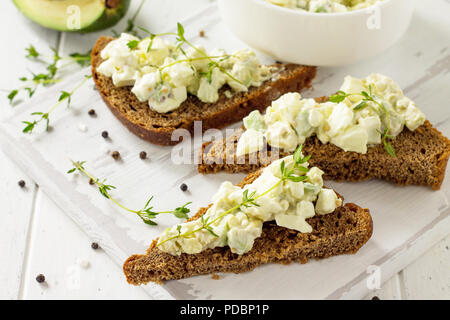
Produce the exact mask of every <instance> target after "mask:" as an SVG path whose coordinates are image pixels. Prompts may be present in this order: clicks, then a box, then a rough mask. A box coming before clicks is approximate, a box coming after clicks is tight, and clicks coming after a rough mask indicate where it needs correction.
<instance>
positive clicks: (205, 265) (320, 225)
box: [123, 171, 373, 285]
mask: <svg viewBox="0 0 450 320" xmlns="http://www.w3.org/2000/svg"><path fill="white" fill-rule="evenodd" d="M259 174H260V171H257V172H254V173H251V174H249V175H248V176H247V177H246V178H245V179H244V180H243V181H242V182H241V183H240V184H239V185H240V186H241V187H242V186H243V185H245V184H249V183H251V182H253V181H254V180H255V179H256V178H257V177H258V176H259ZM207 209H208V208H201V209H200V210H199V211H198V212H197V214H196V215H195V216H194V217H192V218H191V219H192V220H193V219H198V218H200V217H201V215H203V214H204V213H205V212H206V210H207ZM306 221H307V222H308V223H309V224H310V225H311V226H312V228H313V232H312V233H300V232H297V231H295V230H291V229H287V228H283V227H279V226H277V225H276V224H275V223H274V222H266V223H264V226H263V232H262V234H261V236H260V237H259V238H257V239H256V240H255V243H254V245H253V248H252V249H251V250H250V251H249V252H247V253H246V254H244V255H241V256H239V255H237V254H234V253H232V252H231V250H230V249H229V247H221V248H214V249H207V250H205V251H202V252H201V253H198V254H185V253H184V254H181V255H180V256H173V255H171V254H169V253H166V252H163V251H161V250H159V249H158V248H157V247H156V244H157V240H158V239H155V240H154V241H153V242H152V244H151V246H150V248H149V249H148V250H147V252H146V254H145V255H133V256H131V257H129V258H128V259H127V260H126V261H125V263H124V265H123V272H124V273H125V276H126V278H127V281H128V283H130V284H134V285H139V284H143V283H147V282H149V281H153V282H157V283H162V282H163V281H166V280H175V279H182V278H188V277H192V276H196V275H202V274H213V273H218V272H234V273H242V272H246V271H250V270H253V269H254V268H255V267H257V266H259V265H262V264H266V263H282V264H289V263H292V262H299V263H306V262H308V260H309V259H323V258H327V257H330V256H334V255H340V254H351V253H356V252H357V251H358V250H359V249H360V248H361V247H362V246H363V245H364V244H365V243H366V242H367V241H368V240H369V238H370V237H371V236H372V229H373V226H372V217H371V216H370V213H369V210H368V209H362V208H360V207H359V206H357V205H355V204H351V203H348V204H346V205H344V206H341V207H339V208H337V209H336V210H335V211H334V212H333V213H331V214H328V215H324V216H315V217H313V218H309V219H307V220H306Z"/></svg>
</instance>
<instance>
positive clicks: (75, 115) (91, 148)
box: [1, 1, 450, 299]
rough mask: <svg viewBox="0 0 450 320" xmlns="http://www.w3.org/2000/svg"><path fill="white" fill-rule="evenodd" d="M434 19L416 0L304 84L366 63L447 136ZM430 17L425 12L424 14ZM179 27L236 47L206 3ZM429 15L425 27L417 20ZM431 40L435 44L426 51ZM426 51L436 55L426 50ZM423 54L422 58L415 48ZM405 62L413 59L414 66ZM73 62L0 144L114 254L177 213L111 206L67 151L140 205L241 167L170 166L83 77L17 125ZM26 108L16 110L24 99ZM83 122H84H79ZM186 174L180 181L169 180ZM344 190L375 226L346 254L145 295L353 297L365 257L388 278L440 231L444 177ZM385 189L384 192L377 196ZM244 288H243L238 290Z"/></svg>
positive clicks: (173, 285) (202, 196)
mask: <svg viewBox="0 0 450 320" xmlns="http://www.w3.org/2000/svg"><path fill="white" fill-rule="evenodd" d="M440 5H441V8H440V9H442V10H441V11H440V12H442V13H441V15H442V17H441V19H442V20H441V21H442V25H439V26H440V29H439V30H433V31H432V32H431V31H430V30H428V29H429V28H430V27H431V25H432V24H431V22H432V21H434V19H436V13H435V12H434V14H433V16H431V15H430V14H429V12H427V11H426V7H423V8H421V9H423V10H420V11H418V13H416V15H415V17H414V21H413V24H412V26H411V28H410V30H409V32H408V34H407V36H406V37H405V38H404V39H402V41H401V42H400V43H399V44H398V45H396V46H395V47H394V48H392V49H390V50H389V51H388V52H387V53H385V54H384V55H383V56H382V57H380V58H377V59H374V60H372V61H369V62H367V63H365V64H359V65H356V66H352V67H347V68H333V69H332V68H324V69H321V70H320V72H319V75H318V78H317V80H316V81H315V90H314V91H313V92H309V93H308V95H309V96H313V95H314V96H316V95H322V94H328V93H330V92H332V91H334V90H335V89H336V88H337V87H338V85H339V84H340V82H341V81H342V78H343V76H344V75H346V74H353V75H356V76H365V75H367V74H368V73H370V72H372V71H377V72H381V73H386V74H388V75H390V76H392V77H393V78H395V79H396V80H397V81H399V82H400V84H401V85H402V86H403V87H405V88H407V89H406V90H405V91H406V94H407V95H409V96H410V97H411V98H413V99H415V100H416V102H417V103H418V105H419V106H421V108H422V109H423V110H424V111H425V112H426V114H427V115H428V117H429V119H430V120H431V121H432V122H434V123H435V124H436V125H437V126H438V128H439V129H440V130H441V131H443V132H444V134H446V135H447V136H448V135H449V133H450V121H449V120H448V119H449V117H450V111H449V110H448V109H443V107H442V105H443V104H442V101H448V98H449V93H448V92H446V91H445V88H446V87H448V83H449V75H448V68H449V53H448V50H447V49H446V45H448V43H449V41H442V39H449V37H450V36H449V34H448V30H450V28H449V24H448V23H446V21H447V20H446V19H445V9H448V4H447V3H445V2H444V1H440ZM431 17H432V19H431ZM184 25H185V28H186V29H187V31H188V33H191V34H192V35H196V34H197V33H198V31H199V30H200V29H203V30H206V34H207V37H206V40H205V41H206V42H207V43H206V45H208V46H213V47H214V46H219V47H225V48H227V49H234V48H241V47H244V45H243V44H242V43H240V42H239V41H237V40H236V39H235V38H234V37H233V36H232V35H231V34H230V33H229V32H228V31H227V30H226V29H225V28H224V26H223V25H222V24H221V23H220V21H219V19H218V16H217V12H216V11H215V8H214V7H212V8H209V9H207V10H206V11H205V12H204V13H202V14H200V15H199V16H197V17H194V18H192V19H189V21H186V22H185V23H184ZM427 27H428V29H427ZM436 50H438V51H437V52H436ZM426 55H432V56H433V57H436V56H437V57H439V59H438V60H437V61H440V62H438V63H436V64H434V65H428V64H426V63H423V62H425V61H436V60H430V59H424V58H423V57H426ZM421 58H422V59H421ZM411 66H414V68H412V67H411ZM81 76H82V74H77V75H74V76H73V77H70V78H67V79H66V80H65V81H64V82H63V83H61V84H59V85H58V86H55V87H54V88H53V89H50V90H48V91H47V92H46V95H45V96H44V95H42V96H40V97H38V98H36V99H35V101H34V103H33V105H28V106H26V107H23V108H21V110H19V111H18V112H17V114H15V115H14V116H13V117H12V118H10V119H8V120H7V121H6V122H4V123H3V124H2V129H1V133H2V134H1V140H2V146H3V147H4V148H5V150H6V151H7V153H8V155H10V156H11V157H12V158H13V159H14V160H15V161H16V162H17V163H18V164H19V165H21V166H22V167H23V168H24V170H25V172H27V173H28V174H29V175H30V176H31V177H32V178H34V179H35V180H36V181H37V182H38V183H39V184H40V186H41V187H42V189H43V190H44V191H45V192H46V193H47V194H48V195H50V196H51V197H52V198H53V199H54V200H55V202H56V203H57V204H58V205H59V206H60V207H61V208H62V209H64V210H65V211H66V212H67V213H68V214H69V215H70V216H71V217H72V218H73V219H74V220H75V221H76V222H77V223H79V224H80V225H81V227H82V228H83V229H84V230H85V231H86V232H87V233H88V234H89V235H90V236H91V237H93V238H94V239H98V240H99V242H100V243H101V245H102V247H103V248H104V249H105V250H106V251H107V253H109V254H110V255H111V256H112V258H113V259H114V260H115V261H116V262H118V263H122V262H123V261H124V259H125V258H126V257H127V256H128V255H130V254H132V253H138V252H143V251H144V250H145V248H146V247H147V245H148V243H149V241H150V240H151V239H152V238H154V237H155V236H156V235H157V234H158V233H159V232H160V231H161V230H162V229H164V228H165V227H167V226H169V225H171V224H173V223H176V222H177V220H176V219H172V218H169V217H167V218H160V219H159V222H160V226H159V227H157V228H149V227H147V226H145V225H142V224H141V222H139V221H138V219H136V217H134V216H131V215H129V214H127V213H126V212H123V211H121V210H120V209H117V208H116V207H114V206H113V205H112V204H111V203H109V202H107V201H106V200H105V199H104V198H103V197H101V196H100V195H99V194H98V193H96V192H95V191H94V190H93V189H92V187H91V186H89V185H88V184H87V181H86V180H85V179H83V178H81V177H78V178H75V179H72V178H69V177H67V175H66V174H65V172H66V171H67V169H68V168H69V167H70V163H69V158H72V159H75V160H87V168H89V170H90V171H92V172H94V173H95V174H96V175H97V176H99V177H107V178H108V180H109V182H110V183H112V184H114V185H116V186H117V187H118V190H117V191H115V192H114V195H116V196H117V197H119V198H120V199H121V200H122V201H124V202H126V204H127V205H129V206H130V207H136V208H138V207H140V206H142V205H143V202H145V200H146V198H147V197H148V195H150V194H154V195H155V200H156V201H155V205H156V207H157V208H162V209H163V208H171V207H173V205H174V203H173V202H174V201H173V199H176V203H175V204H182V203H184V202H185V201H193V202H194V206H193V209H194V211H195V208H198V207H200V206H202V205H205V204H207V203H208V201H209V199H210V197H211V195H212V194H213V193H214V190H215V189H216V188H217V186H218V185H219V183H220V182H221V181H223V180H224V179H231V180H232V181H234V182H237V181H238V180H239V179H240V177H242V176H230V175H226V174H220V175H217V176H207V177H203V176H199V175H196V171H195V167H194V166H189V165H184V166H174V165H171V164H170V163H169V162H168V161H167V160H170V150H171V149H170V148H163V147H156V146H153V145H150V144H148V143H145V142H143V141H141V140H139V139H137V138H136V137H134V136H133V135H131V134H130V133H128V132H127V131H126V129H124V128H123V127H122V126H121V125H120V124H119V123H118V121H117V120H116V119H115V118H113V117H112V115H111V114H110V113H109V111H108V110H107V109H106V107H105V106H104V105H103V103H102V102H101V101H100V98H99V97H98V95H97V93H96V92H95V91H93V90H92V86H90V85H88V86H85V87H84V88H83V89H82V90H80V91H79V92H78V93H77V94H76V96H75V97H74V99H73V101H74V103H73V107H72V108H71V110H64V109H65V107H62V108H61V110H58V111H57V112H55V115H54V117H53V125H54V130H53V131H52V132H50V133H38V132H36V133H35V134H33V136H24V135H23V134H21V133H20V131H21V129H22V125H21V124H20V122H21V121H22V120H28V119H30V116H29V115H28V114H29V113H30V112H31V111H45V110H46V109H47V108H48V107H49V106H50V105H52V104H53V102H54V101H55V100H56V98H57V96H58V94H57V90H58V88H64V89H65V90H67V89H68V88H69V89H70V88H72V87H73V86H74V83H76V82H77V81H79V79H81ZM91 107H94V108H95V109H96V110H97V113H98V117H97V118H96V119H93V118H90V117H89V116H88V115H87V110H89V109H90V108H91ZM25 110H26V111H25ZM79 124H86V125H87V127H88V130H87V132H81V131H79V130H78V125H79ZM104 129H107V130H108V131H109V132H110V135H111V138H112V140H111V141H110V142H105V141H103V139H102V138H101V136H100V132H101V131H102V130H104ZM104 149H110V150H119V151H120V152H121V154H122V157H123V162H119V163H117V162H114V161H113V160H112V158H111V157H109V156H108V155H106V154H105V153H104V152H103V151H102V150H104ZM141 150H146V151H147V152H148V153H149V155H150V157H151V160H149V161H141V160H140V159H139V158H138V153H139V152H140V151H141ZM181 182H186V183H187V184H188V185H189V186H190V192H189V193H186V194H184V193H182V192H181V191H179V189H178V186H179V184H180V183H181ZM331 185H332V186H333V187H336V189H338V190H339V192H341V193H342V194H344V195H345V196H346V199H347V200H348V201H354V202H356V203H359V204H361V205H362V206H365V207H369V208H371V210H372V214H373V218H374V224H375V232H374V236H373V238H372V239H371V241H370V242H369V243H368V244H367V245H366V246H365V247H364V248H363V249H362V250H361V251H360V252H359V253H358V254H357V255H354V256H342V257H335V258H331V259H327V260H323V261H314V262H311V263H309V264H307V265H291V266H279V265H269V266H265V267H261V268H258V269H257V270H255V271H253V272H251V273H247V274H245V275H223V276H222V280H220V281H213V280H212V279H211V278H210V277H206V276H205V277H196V278H192V279H186V280H182V281H173V282H169V283H167V284H166V285H165V286H163V287H159V286H153V285H150V286H147V287H146V289H147V292H150V293H151V294H152V296H153V297H154V298H168V297H170V296H169V294H168V293H170V294H171V295H173V296H174V297H176V298H189V297H191V298H192V297H193V298H277V299H283V298H285V299H292V298H326V297H328V298H340V297H346V298H349V297H351V298H358V297H359V298H361V297H363V296H364V295H365V294H366V293H368V292H369V288H367V286H366V280H367V277H368V275H369V274H368V273H367V267H368V266H371V265H378V266H379V267H381V275H382V277H383V280H386V279H388V278H389V277H390V276H392V275H393V274H394V273H395V272H397V271H398V270H400V269H401V268H403V267H404V266H405V265H406V264H407V263H409V262H410V261H412V260H413V259H415V258H416V257H418V256H419V255H420V254H421V253H423V252H424V251H425V250H426V249H428V248H430V247H431V246H432V245H433V244H434V243H436V242H437V241H438V240H439V239H441V238H442V237H443V236H444V235H447V234H448V230H449V210H448V197H449V196H450V186H449V182H448V180H446V182H445V185H444V186H443V189H442V190H441V191H438V192H432V191H430V190H428V189H426V188H421V187H410V188H398V187H395V186H392V185H390V184H387V183H384V182H367V183H362V184H335V183H332V184H331ZM387 200H389V201H387ZM243 288H246V289H245V290H244V289H243Z"/></svg>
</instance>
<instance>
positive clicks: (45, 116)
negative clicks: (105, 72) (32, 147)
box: [22, 75, 92, 133]
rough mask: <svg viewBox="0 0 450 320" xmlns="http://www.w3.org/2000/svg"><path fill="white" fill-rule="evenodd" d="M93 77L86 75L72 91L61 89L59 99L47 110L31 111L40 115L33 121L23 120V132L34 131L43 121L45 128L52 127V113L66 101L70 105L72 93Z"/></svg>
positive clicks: (33, 114)
mask: <svg viewBox="0 0 450 320" xmlns="http://www.w3.org/2000/svg"><path fill="white" fill-rule="evenodd" d="M91 77H92V76H91V75H86V76H85V77H84V78H83V80H82V81H81V82H80V83H79V84H78V85H77V86H76V87H75V88H73V89H72V91H61V92H60V95H59V98H58V101H57V102H56V103H55V104H54V105H53V106H52V107H51V108H50V109H49V110H48V111H47V112H33V113H31V115H32V116H39V118H38V119H37V120H33V121H22V123H24V124H25V128H23V130H22V132H23V133H32V132H33V130H34V128H35V127H36V126H37V125H38V124H39V123H40V122H42V121H43V122H45V130H46V131H48V130H49V128H50V114H51V113H52V112H53V111H55V110H56V109H57V108H58V107H59V106H60V105H61V104H62V102H64V101H67V107H70V103H71V101H72V100H71V99H72V95H73V94H74V93H75V91H77V90H78V89H79V88H80V87H81V86H82V85H83V84H84V83H85V82H86V81H87V80H88V79H90V78H91Z"/></svg>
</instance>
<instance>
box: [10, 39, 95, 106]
mask: <svg viewBox="0 0 450 320" xmlns="http://www.w3.org/2000/svg"><path fill="white" fill-rule="evenodd" d="M51 50H52V52H53V55H52V56H51V57H48V56H44V55H43V54H41V53H40V52H38V51H37V50H36V48H35V47H34V46H33V45H32V44H31V45H30V46H29V47H28V48H26V49H25V51H26V55H25V57H26V58H27V59H30V60H32V61H35V62H40V63H43V64H45V65H46V71H47V72H42V73H37V74H36V73H33V72H31V71H30V73H31V76H24V77H20V78H19V80H20V81H21V82H23V83H24V84H23V86H21V87H19V88H16V89H13V90H11V91H9V92H8V95H7V97H8V100H9V102H10V103H13V101H14V99H15V97H16V96H17V95H18V94H19V93H20V92H21V91H25V92H27V94H28V97H29V98H31V97H32V96H33V95H34V93H35V92H36V90H37V89H38V88H39V87H40V86H49V85H52V84H54V83H56V82H59V81H60V80H61V79H59V78H57V77H56V76H57V72H58V71H59V70H60V69H61V68H64V67H66V66H68V65H70V64H72V63H77V64H79V65H80V66H86V65H88V64H90V62H91V51H88V52H87V53H78V52H75V53H71V54H69V55H68V56H67V57H63V56H60V55H59V54H58V52H57V50H56V49H54V48H51ZM48 60H50V62H49V61H48ZM59 61H69V62H68V63H67V64H64V65H62V66H60V67H58V65H57V64H58V62H59Z"/></svg>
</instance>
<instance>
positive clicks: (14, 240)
mask: <svg viewBox="0 0 450 320" xmlns="http://www.w3.org/2000/svg"><path fill="white" fill-rule="evenodd" d="M440 1H445V0H431V1H427V5H428V6H431V7H432V6H433V3H436V2H440ZM138 3H139V1H137V0H135V1H133V4H132V9H131V10H130V13H132V12H134V9H135V8H136V7H137V5H138ZM210 4H211V1H210V0H190V1H183V0H170V1H169V0H147V2H146V4H145V6H144V9H143V12H142V13H141V15H140V16H139V18H138V22H137V23H138V25H142V26H145V27H147V28H149V29H151V30H161V29H164V28H167V26H171V25H175V23H176V22H177V21H179V20H181V19H182V18H185V17H188V16H190V15H192V14H195V13H196V12H197V11H199V10H201V9H202V8H204V7H205V6H207V5H210ZM419 6H423V4H420V5H419ZM431 11H432V10H431ZM0 12H2V19H0V30H1V33H2V39H4V44H3V45H2V48H3V50H1V51H0V70H1V74H2V77H1V78H0V89H1V90H2V91H1V95H0V104H1V106H2V117H3V116H8V115H9V114H10V113H11V109H12V107H11V106H10V105H9V104H8V101H7V98H6V91H5V92H3V90H7V89H12V88H14V87H17V86H19V85H20V82H19V80H18V78H19V77H20V76H23V75H25V74H26V73H27V69H31V70H33V71H39V70H38V67H37V66H36V64H34V63H31V62H28V61H27V60H26V59H25V57H24V56H25V54H24V52H25V51H24V49H25V48H26V47H28V45H29V44H30V43H32V44H33V45H35V46H36V48H38V50H42V51H49V50H48V47H49V46H52V47H55V48H57V49H58V51H59V53H60V54H63V55H64V54H68V53H71V52H74V51H78V52H85V51H87V50H88V49H89V48H91V46H92V44H93V42H94V40H95V38H96V37H97V36H98V34H93V35H75V34H64V33H59V32H53V31H49V30H45V29H43V28H40V27H38V26H37V25H35V24H33V23H31V22H29V21H27V20H26V19H25V18H23V16H22V15H21V14H20V13H19V12H18V11H17V10H16V8H15V7H14V5H13V4H12V2H11V1H2V2H1V4H0ZM123 24H124V21H123V22H122V23H121V24H120V25H119V26H117V29H118V30H121V29H122V28H123ZM447 40H448V39H447ZM447 68H448V66H447ZM39 94H45V89H41V90H39V91H38V92H37V93H36V95H39ZM0 168H1V169H0V181H1V183H0V203H1V208H2V209H1V214H0V255H1V259H0V269H1V270H2V272H1V273H0V298H2V299H17V298H19V299H52V298H56V299H146V298H147V297H148V296H147V295H146V294H145V293H144V292H143V291H142V290H141V289H140V288H138V287H132V286H129V285H128V284H126V282H125V280H124V277H123V275H122V270H121V269H120V268H119V267H118V266H117V265H116V264H114V263H112V262H111V261H110V259H109V258H108V257H107V256H106V254H105V253H104V252H103V251H102V250H93V249H91V241H90V239H89V238H88V237H87V236H86V235H85V234H84V233H83V232H82V231H81V230H80V229H79V228H78V227H77V226H76V225H75V224H74V223H73V222H72V221H71V220H70V219H69V218H68V217H67V216H66V215H65V214H64V213H63V211H62V210H61V209H60V208H58V207H56V205H55V204H54V203H53V202H52V200H51V199H50V198H48V197H47V196H46V195H45V194H43V193H42V192H41V190H40V189H39V187H38V186H37V185H35V183H34V182H33V181H32V180H30V179H29V178H28V177H26V176H24V174H23V173H22V172H21V171H20V170H19V169H18V168H17V167H16V166H15V164H14V163H12V162H11V161H10V160H9V159H8V158H7V157H6V156H5V155H4V154H3V153H2V152H1V151H0ZM21 179H23V180H25V181H26V185H27V186H26V188H25V189H21V188H20V187H19V186H18V184H17V182H18V181H19V180H21ZM449 247H450V237H447V238H446V239H445V240H443V241H442V242H441V243H439V244H438V245H436V246H435V247H434V248H433V249H431V250H430V251H428V252H427V253H426V254H425V255H423V256H422V257H421V258H419V259H418V260H417V261H415V262H414V263H412V264H411V265H409V266H408V267H407V268H405V269H404V270H402V271H401V272H399V273H398V274H397V275H395V276H394V277H393V278H391V279H390V280H388V281H387V282H386V283H384V284H383V285H382V287H381V289H379V290H376V291H374V292H373V294H371V295H369V296H367V299H370V298H372V296H374V295H376V296H378V297H380V298H381V299H450V251H449ZM79 260H86V261H89V263H90V266H89V267H88V268H82V267H80V265H79V263H78V261H79ZM39 273H43V274H44V275H45V276H46V279H47V280H46V284H45V285H40V284H38V283H37V282H36V280H35V277H36V275H37V274H39Z"/></svg>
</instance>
